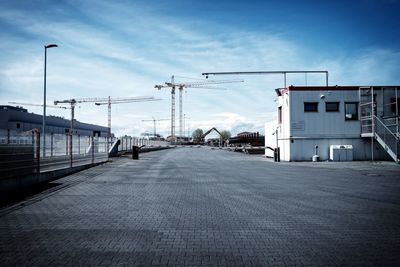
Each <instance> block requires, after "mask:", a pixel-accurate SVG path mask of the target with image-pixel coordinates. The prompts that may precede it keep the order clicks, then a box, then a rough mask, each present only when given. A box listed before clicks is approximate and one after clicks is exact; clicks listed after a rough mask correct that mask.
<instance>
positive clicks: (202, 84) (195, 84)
mask: <svg viewBox="0 0 400 267" xmlns="http://www.w3.org/2000/svg"><path fill="white" fill-rule="evenodd" d="M235 82H244V81H243V80H220V81H215V80H207V81H206V80H204V81H199V82H192V83H175V79H174V75H172V77H171V82H165V84H160V85H155V86H154V88H157V89H158V90H161V88H171V138H172V140H175V89H176V88H178V89H179V135H180V136H182V120H183V118H182V111H183V108H182V106H183V105H182V92H183V89H184V88H202V89H214V90H221V89H222V90H225V89H224V88H216V87H206V85H209V84H211V85H212V84H222V83H235Z"/></svg>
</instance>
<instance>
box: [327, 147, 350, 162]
mask: <svg viewBox="0 0 400 267" xmlns="http://www.w3.org/2000/svg"><path fill="white" fill-rule="evenodd" d="M329 159H330V160H332V161H352V160H353V146H352V145H331V146H330V148H329Z"/></svg>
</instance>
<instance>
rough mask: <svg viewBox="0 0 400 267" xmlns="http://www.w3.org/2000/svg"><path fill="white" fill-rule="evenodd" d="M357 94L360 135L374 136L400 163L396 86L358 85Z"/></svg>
mask: <svg viewBox="0 0 400 267" xmlns="http://www.w3.org/2000/svg"><path fill="white" fill-rule="evenodd" d="M399 93H400V92H399ZM359 95H360V112H361V118H360V121H361V137H371V138H374V140H376V141H377V142H378V143H379V144H380V145H381V146H382V147H383V148H384V149H385V151H386V152H387V153H388V154H389V155H390V157H391V158H392V159H393V160H394V161H396V162H397V163H400V133H399V118H400V117H399V102H400V101H399V100H400V99H399V96H398V90H397V88H394V87H360V90H359Z"/></svg>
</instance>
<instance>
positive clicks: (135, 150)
mask: <svg viewBox="0 0 400 267" xmlns="http://www.w3.org/2000/svg"><path fill="white" fill-rule="evenodd" d="M139 149H140V147H138V146H132V159H139Z"/></svg>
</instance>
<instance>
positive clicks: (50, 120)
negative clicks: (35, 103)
mask: <svg viewBox="0 0 400 267" xmlns="http://www.w3.org/2000/svg"><path fill="white" fill-rule="evenodd" d="M42 122H43V116H42V115H38V114H34V113H29V112H28V110H27V109H25V108H23V107H14V106H0V129H1V130H7V131H12V132H26V131H30V130H33V129H38V130H40V131H42ZM70 127H71V121H70V120H66V119H64V118H61V117H55V116H46V133H48V134H51V133H53V134H66V133H69V131H70ZM74 134H76V135H82V136H102V137H106V136H107V134H108V128H107V127H103V126H99V125H94V124H88V123H83V122H79V121H74Z"/></svg>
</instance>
